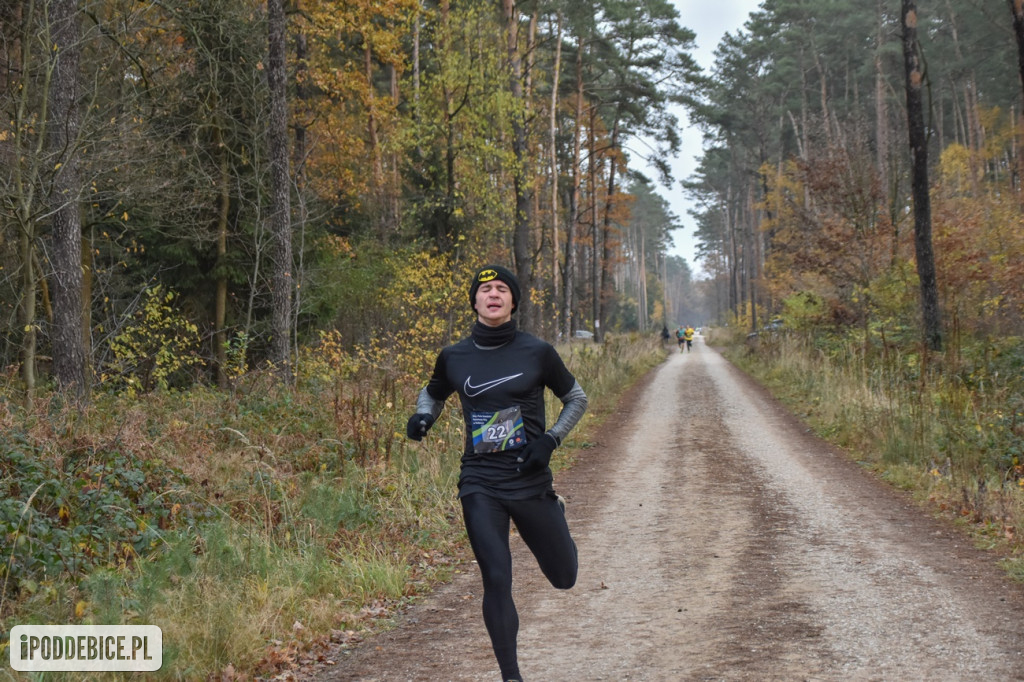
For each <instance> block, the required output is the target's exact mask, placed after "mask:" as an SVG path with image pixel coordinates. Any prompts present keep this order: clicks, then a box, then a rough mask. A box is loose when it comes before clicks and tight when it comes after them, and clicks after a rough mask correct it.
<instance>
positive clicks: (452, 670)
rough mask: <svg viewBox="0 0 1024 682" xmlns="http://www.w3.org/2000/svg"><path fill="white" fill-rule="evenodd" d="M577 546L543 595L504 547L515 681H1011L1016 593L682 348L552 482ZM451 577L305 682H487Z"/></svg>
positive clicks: (710, 361) (947, 537) (474, 614)
mask: <svg viewBox="0 0 1024 682" xmlns="http://www.w3.org/2000/svg"><path fill="white" fill-rule="evenodd" d="M556 489H557V490H558V491H559V492H560V493H561V494H563V495H564V496H565V497H566V498H567V500H568V508H567V514H568V517H569V523H570V527H571V528H572V530H573V534H574V536H575V538H576V541H577V545H578V546H579V550H580V575H579V581H578V583H577V586H576V587H575V588H573V589H572V590H570V591H567V592H560V591H556V590H554V589H552V588H551V587H550V586H548V585H547V583H546V582H545V581H544V578H543V576H541V574H540V572H539V570H538V569H537V568H536V564H535V563H534V561H533V559H532V557H531V556H530V555H529V553H528V552H527V551H526V550H525V548H524V547H523V546H522V543H521V542H519V541H518V538H514V540H513V541H514V547H515V558H516V580H517V583H516V603H517V605H518V607H519V612H520V619H521V631H520V639H519V641H520V663H521V669H522V671H523V674H524V675H525V676H526V679H527V680H529V682H579V681H582V680H615V681H618V680H652V681H654V680H659V681H660V680H666V681H668V680H951V681H952V680H957V681H959V680H1000V681H1001V680H1024V587H1022V586H1021V585H1016V584H1012V583H1009V582H1008V581H1006V580H1005V579H1004V578H1003V576H1002V574H1001V573H1000V571H999V570H998V568H997V567H996V566H995V560H994V558H992V557H991V556H987V555H985V554H984V553H981V552H979V551H977V550H975V549H974V548H973V547H971V545H970V543H969V542H968V541H966V540H965V539H964V538H963V537H962V536H961V535H960V534H959V533H957V532H956V531H955V530H954V529H952V528H951V527H949V526H948V525H946V524H943V523H941V522H938V521H935V520H932V519H930V518H928V517H926V516H925V515H923V514H922V512H921V511H919V510H918V509H917V508H916V507H914V506H913V505H912V504H911V503H910V502H909V500H908V499H907V498H905V497H904V496H903V494H901V493H898V492H895V491H893V490H891V489H889V488H888V487H886V486H884V485H882V484H880V483H878V482H877V481H875V480H874V479H873V478H871V477H870V476H869V475H867V474H866V473H864V472H863V471H862V470H861V469H860V468H859V467H857V466H856V465H855V464H852V463H851V462H849V461H848V460H847V459H846V458H844V457H843V456H842V455H841V454H839V453H837V452H835V451H834V450H833V449H832V448H830V447H829V446H828V445H827V444H824V443H823V442H821V441H820V440H818V439H817V438H815V437H813V436H812V435H810V434H808V433H807V431H806V429H805V428H803V427H802V426H801V425H800V424H799V422H797V421H796V420H794V419H793V418H792V417H790V416H789V415H788V414H787V413H786V412H785V411H784V410H783V409H782V408H781V407H779V406H778V404H777V403H775V401H773V400H772V399H771V398H770V397H768V396H767V395H766V393H765V392H764V391H762V390H761V389H760V388H758V387H757V386H755V385H754V384H753V383H752V382H750V381H749V380H748V379H747V378H746V377H745V376H744V375H742V374H741V373H740V372H738V371H736V370H735V369H734V368H733V367H732V366H731V365H729V364H728V363H727V362H726V361H725V360H724V359H723V358H722V357H721V356H720V355H719V354H718V353H716V352H715V351H714V350H712V349H710V348H709V347H707V346H705V345H704V344H703V343H701V339H700V338H698V339H697V342H695V343H694V349H693V351H692V352H690V353H685V354H682V353H681V354H673V356H672V357H671V358H670V359H669V360H668V361H667V362H666V363H664V364H663V365H662V366H661V367H659V368H658V369H657V370H656V371H655V372H654V373H652V375H651V376H650V377H648V379H647V380H646V381H644V382H643V383H642V385H641V386H638V387H637V388H635V389H634V390H633V391H631V393H630V395H628V396H627V397H626V399H625V400H623V402H622V404H621V406H620V411H619V412H618V413H617V414H616V415H614V416H613V417H611V418H610V419H609V422H608V425H607V428H606V429H605V431H604V433H603V434H602V436H601V439H600V442H599V443H598V444H597V446H596V447H594V448H592V449H589V450H587V451H585V452H583V453H582V454H581V456H580V459H579V462H578V463H577V464H576V465H575V466H574V467H573V468H572V469H570V470H568V471H565V472H563V473H562V475H560V476H559V478H558V480H557V481H556ZM479 597H480V587H479V576H478V575H477V574H476V572H475V570H474V571H471V572H470V573H467V574H464V575H461V576H458V577H457V578H456V580H454V581H453V582H452V583H451V584H449V585H446V586H444V587H442V588H440V589H439V590H438V591H437V592H436V593H435V594H434V595H433V596H432V597H430V598H429V599H427V600H424V601H423V602H422V603H420V604H418V605H417V606H415V607H414V608H412V609H410V610H409V611H408V612H407V613H406V614H404V615H403V616H402V622H401V625H400V626H399V627H398V628H397V629H395V630H394V631H392V632H389V633H386V634H384V635H381V636H379V637H377V638H374V639H372V640H370V641H368V642H366V643H364V644H363V645H361V646H360V647H358V648H356V649H354V650H351V651H348V652H343V651H338V652H334V654H333V655H332V656H331V657H330V658H331V659H332V660H333V662H334V664H333V665H326V666H319V667H317V668H313V669H307V670H304V671H302V674H301V675H298V676H297V678H298V679H317V680H360V681H364V682H371V681H377V680H386V681H389V682H391V681H405V680H452V681H456V680H459V681H461V680H489V681H497V680H499V675H498V673H497V667H496V665H495V663H494V660H493V656H492V654H491V651H490V646H489V643H488V641H487V637H486V634H485V632H484V629H483V622H482V619H481V617H480V612H479V611H480V601H479Z"/></svg>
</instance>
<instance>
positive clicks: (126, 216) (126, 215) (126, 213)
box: [121, 211, 128, 220]
mask: <svg viewBox="0 0 1024 682" xmlns="http://www.w3.org/2000/svg"><path fill="white" fill-rule="evenodd" d="M121 220H128V211H125V212H124V213H122V214H121Z"/></svg>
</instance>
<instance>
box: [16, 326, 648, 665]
mask: <svg viewBox="0 0 1024 682" xmlns="http://www.w3.org/2000/svg"><path fill="white" fill-rule="evenodd" d="M559 350H560V352H561V353H562V356H563V358H564V359H565V361H566V364H567V365H568V366H569V368H570V370H571V371H573V373H574V374H575V375H576V376H577V378H578V380H579V381H580V384H581V385H582V386H584V388H585V390H586V391H587V394H588V396H589V397H590V400H591V409H590V410H589V411H588V413H587V415H586V416H585V417H584V420H583V422H582V423H581V424H580V426H579V427H577V429H575V430H574V432H573V433H572V434H571V435H570V437H569V438H568V439H567V440H566V443H565V444H563V447H562V448H560V449H559V450H558V451H557V452H556V457H555V460H554V462H553V467H554V468H556V469H557V468H559V467H564V466H566V465H567V464H568V463H569V462H570V461H571V460H572V459H573V458H575V457H578V456H580V454H579V453H580V452H582V451H583V450H585V448H586V446H587V445H588V435H587V434H588V432H589V431H590V429H591V428H593V425H595V424H599V423H600V419H601V418H603V416H604V415H606V414H607V413H608V412H609V410H610V408H611V406H612V405H614V403H615V401H616V400H617V398H618V396H619V395H620V394H621V391H622V390H623V389H624V388H625V387H627V386H629V385H630V384H631V383H632V382H633V381H634V380H635V379H636V378H638V377H639V376H641V375H642V374H643V373H645V372H646V371H647V370H648V369H650V368H651V367H653V366H654V365H655V364H657V363H658V362H659V361H661V360H662V359H663V358H664V351H663V349H662V348H661V347H660V346H659V345H658V344H657V342H656V341H652V340H651V339H642V338H632V337H614V336H610V337H609V338H608V339H607V340H606V342H605V343H603V344H600V345H597V344H593V343H576V342H574V343H572V344H567V345H565V346H563V347H561V348H560V349H559ZM300 366H302V367H304V368H305V372H304V373H303V375H302V376H300V377H299V381H298V384H297V386H295V387H293V388H289V387H283V386H281V385H280V384H278V383H277V382H276V381H275V380H274V379H273V377H272V376H270V375H267V374H260V373H251V374H249V375H246V376H244V377H242V378H241V380H240V381H239V382H238V383H237V384H236V386H235V388H234V389H233V390H231V391H228V392H225V391H219V390H215V389H210V388H202V387H197V388H194V389H191V390H189V391H185V392H173V391H158V392H155V393H145V394H135V395H131V394H121V395H98V396H97V397H96V399H94V400H93V402H92V403H91V404H90V406H89V407H87V408H85V409H83V410H74V409H68V408H66V407H61V406H60V405H59V404H57V403H56V402H55V403H53V404H51V405H43V404H38V403H37V405H38V406H37V407H36V408H35V409H33V410H32V411H25V410H22V409H20V408H17V407H15V403H14V401H13V399H11V398H10V397H8V399H7V400H3V398H2V397H0V429H2V430H0V447H2V448H3V449H2V452H0V500H2V501H0V537H3V543H2V544H0V546H2V547H3V557H0V562H2V563H0V632H3V633H4V635H3V639H2V640H0V656H2V657H3V658H4V659H6V658H7V655H8V653H7V650H6V647H7V645H8V642H7V641H6V633H7V632H9V630H10V627H12V626H13V625H16V624H89V623H94V624H147V625H157V626H159V627H160V628H161V629H162V632H163V667H162V668H161V670H160V672H159V673H156V674H154V675H155V676H157V677H159V678H164V679H208V678H213V677H218V678H223V679H244V678H251V677H256V676H273V675H276V674H278V673H280V672H281V671H283V670H286V669H288V668H290V667H293V666H295V665H296V664H298V663H299V662H300V661H301V660H303V658H304V657H307V656H311V655H314V654H313V652H315V651H317V650H322V648H323V647H324V646H325V645H327V644H328V643H330V642H335V643H338V642H341V643H345V642H353V641H358V640H359V639H360V638H361V637H363V636H364V634H365V633H366V632H367V631H372V630H376V629H380V628H383V627H387V626H388V624H389V622H390V618H391V617H392V616H393V615H394V613H395V612H396V610H397V609H399V608H401V607H402V606H403V605H405V604H407V603H408V602H409V601H410V600H413V599H415V598H417V597H418V596H419V595H421V594H423V593H424V592H426V591H429V590H430V589H431V587H432V586H433V585H436V584H437V583H438V582H439V581H444V580H447V579H449V578H450V577H451V576H452V575H453V574H454V573H455V572H458V571H463V570H468V568H467V565H466V562H467V560H468V558H469V553H468V547H467V545H466V542H465V540H464V533H463V529H462V523H461V514H460V512H459V510H458V506H457V500H456V498H455V493H456V482H457V478H458V467H459V457H460V454H461V448H462V444H463V438H464V434H463V426H462V423H461V411H460V410H459V409H458V405H457V398H455V397H454V396H453V397H452V399H450V400H449V404H448V406H447V407H446V409H445V411H444V413H443V414H442V416H441V418H440V419H439V420H438V422H437V423H436V424H435V426H434V427H433V428H432V429H431V431H430V433H429V434H428V436H427V438H425V439H424V441H423V442H422V443H414V442H412V441H409V440H407V439H406V438H405V437H404V430H405V428H404V427H405V420H406V418H407V416H408V414H410V413H411V411H412V410H413V409H414V406H415V395H416V393H417V392H418V391H419V388H420V387H421V386H422V382H425V380H426V374H427V373H428V371H429V369H422V368H421V369H419V370H418V372H419V373H420V374H422V376H418V377H416V376H411V375H406V374H403V373H402V372H401V371H399V370H396V369H395V368H394V367H384V366H380V365H375V364H373V363H371V362H367V361H365V360H360V359H358V358H353V357H351V356H349V355H347V354H346V353H343V352H342V351H340V349H339V347H338V346H337V345H336V344H333V343H324V344H321V345H320V346H319V347H318V348H317V349H312V350H310V351H309V355H308V356H307V357H304V358H303V363H302V364H301V365H300ZM549 398H550V400H549V403H548V411H549V421H550V420H552V419H553V417H554V416H555V415H557V411H558V409H560V407H561V405H560V403H558V401H557V399H555V398H553V397H550V396H549ZM5 672H6V673H7V675H9V676H14V679H21V678H19V677H17V676H18V675H19V674H18V673H15V672H14V671H11V670H10V669H7V670H6V671H5ZM79 675H80V674H79ZM122 677H127V675H123V676H119V675H118V674H114V673H110V674H106V675H100V676H97V678H102V679H121V678H122ZM25 679H27V677H26V678H25ZM48 679H55V680H62V679H69V680H70V679H80V676H76V675H74V674H72V675H70V676H62V675H61V674H59V673H54V674H53V675H52V676H49V677H48Z"/></svg>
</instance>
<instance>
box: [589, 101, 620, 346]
mask: <svg viewBox="0 0 1024 682" xmlns="http://www.w3.org/2000/svg"><path fill="white" fill-rule="evenodd" d="M610 149H611V151H612V153H611V155H609V157H608V191H607V194H606V195H605V203H604V217H603V218H602V219H601V252H600V253H601V258H600V259H599V260H600V261H601V267H600V276H599V277H598V279H597V285H598V287H597V288H596V289H594V297H595V299H596V303H595V305H594V311H595V314H594V320H595V322H594V341H596V342H597V343H600V342H601V341H603V340H604V330H603V329H601V325H599V324H598V322H597V321H598V320H604V319H605V312H606V311H605V306H606V305H607V304H608V302H609V301H611V299H612V278H611V267H612V260H613V256H614V250H615V244H614V242H613V241H612V238H611V236H612V234H611V233H612V229H613V228H612V208H613V206H614V203H615V201H614V197H615V190H616V184H615V181H616V171H617V170H618V167H619V164H618V162H617V159H616V152H617V151H618V149H619V117H618V115H616V117H615V123H614V125H613V126H612V135H611V142H610ZM597 253H598V251H597V249H596V248H595V250H594V257H595V258H597Z"/></svg>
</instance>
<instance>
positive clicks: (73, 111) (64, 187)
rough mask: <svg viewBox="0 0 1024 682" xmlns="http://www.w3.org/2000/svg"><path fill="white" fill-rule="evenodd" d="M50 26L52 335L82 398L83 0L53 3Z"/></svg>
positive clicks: (61, 380) (59, 366)
mask: <svg viewBox="0 0 1024 682" xmlns="http://www.w3.org/2000/svg"><path fill="white" fill-rule="evenodd" d="M49 13H50V31H51V36H52V38H53V49H52V55H53V57H54V59H55V65H54V69H53V76H52V79H51V81H50V93H49V96H50V112H51V120H50V123H49V125H48V126H47V128H46V130H47V134H48V146H49V150H50V152H51V155H52V159H53V167H54V168H55V171H54V175H53V189H52V191H51V193H50V209H51V211H52V213H53V235H52V238H53V255H52V260H51V262H52V264H53V300H54V318H53V334H52V338H51V344H52V351H53V370H54V375H55V376H56V379H57V387H58V388H59V389H60V390H61V391H66V392H68V393H69V394H71V395H74V396H75V397H76V398H85V397H87V389H88V385H87V384H86V378H85V377H86V372H85V349H84V344H83V339H84V336H83V330H82V219H81V214H80V213H79V206H78V197H79V194H80V191H81V187H80V185H81V179H80V178H79V173H78V152H77V145H78V140H77V137H78V124H79V114H78V64H79V58H80V55H81V44H80V35H79V33H80V32H79V28H78V3H77V0H54V1H53V2H51V3H50V7H49Z"/></svg>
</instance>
